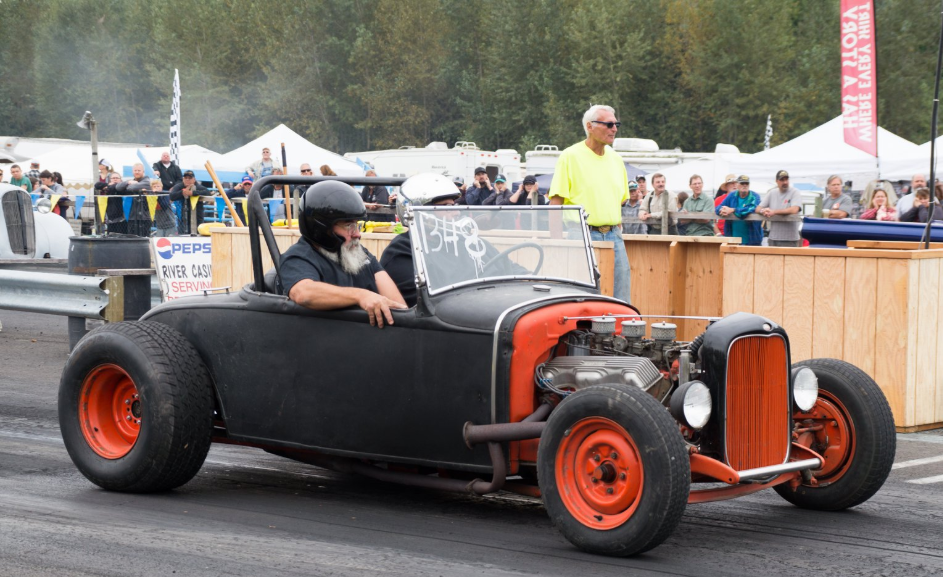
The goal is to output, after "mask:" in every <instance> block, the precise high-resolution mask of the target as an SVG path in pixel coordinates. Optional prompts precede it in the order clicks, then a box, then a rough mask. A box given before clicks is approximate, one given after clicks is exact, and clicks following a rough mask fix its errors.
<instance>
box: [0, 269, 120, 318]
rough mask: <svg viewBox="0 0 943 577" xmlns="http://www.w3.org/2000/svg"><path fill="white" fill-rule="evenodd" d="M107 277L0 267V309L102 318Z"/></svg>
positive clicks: (107, 292)
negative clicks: (25, 270) (0, 268)
mask: <svg viewBox="0 0 943 577" xmlns="http://www.w3.org/2000/svg"><path fill="white" fill-rule="evenodd" d="M107 283H108V277H104V276H79V275H67V274H55V273H45V272H24V271H14V270H0V309H9V310H14V311H24V312H32V313H44V314H51V315H66V316H70V317H84V318H87V319H101V320H104V319H105V309H106V307H107V306H108V295H109V292H110V291H109V288H108V287H106V284H107Z"/></svg>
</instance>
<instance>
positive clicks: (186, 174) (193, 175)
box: [183, 170, 196, 178]
mask: <svg viewBox="0 0 943 577" xmlns="http://www.w3.org/2000/svg"><path fill="white" fill-rule="evenodd" d="M183 175H184V176H191V177H194V178H196V175H195V174H193V171H192V170H188V171H186V172H184V173H183Z"/></svg>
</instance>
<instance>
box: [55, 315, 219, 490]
mask: <svg viewBox="0 0 943 577" xmlns="http://www.w3.org/2000/svg"><path fill="white" fill-rule="evenodd" d="M59 431H60V432H61V433H62V441H63V443H64V444H65V448H66V451H68V453H69V457H71V459H72V462H73V463H75V466H76V467H77V468H78V470H79V471H81V472H82V474H83V475H85V477H86V478H88V479H89V480H90V481H92V482H93V483H95V484H96V485H98V486H99V487H102V488H104V489H108V490H111V491H127V492H134V493H148V492H153V491H166V490H169V489H173V488H175V487H179V486H180V485H182V484H184V483H186V482H187V481H189V480H190V479H192V478H193V476H194V475H196V473H197V471H199V470H200V466H201V465H202V464H203V461H204V459H206V453H207V451H209V447H210V442H211V441H212V434H213V384H212V381H210V377H209V374H208V372H207V370H206V366H205V365H204V364H203V361H202V359H200V356H199V354H197V352H196V351H195V350H194V348H193V346H192V345H191V344H190V343H188V342H187V340H186V339H185V338H184V337H183V335H181V334H180V333H179V332H177V331H176V330H174V329H172V328H171V327H169V326H166V325H163V324H160V323H157V322H152V321H134V322H120V323H108V324H106V325H105V326H103V327H99V328H97V329H95V330H94V331H92V332H90V333H89V334H88V335H86V336H85V337H84V338H82V340H81V341H79V343H78V345H76V347H75V349H73V351H72V354H71V355H69V360H68V362H66V366H65V368H64V369H63V370H62V378H61V379H60V381H59Z"/></svg>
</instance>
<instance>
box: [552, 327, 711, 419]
mask: <svg viewBox="0 0 943 577" xmlns="http://www.w3.org/2000/svg"><path fill="white" fill-rule="evenodd" d="M646 328H647V323H646V322H645V321H643V320H628V321H623V322H622V331H621V333H622V334H616V330H615V329H616V319H615V318H614V317H600V318H596V319H593V320H592V322H591V326H590V328H589V329H582V330H576V331H573V332H571V333H569V334H568V335H567V336H566V337H565V343H566V346H567V354H566V356H558V357H554V358H552V359H551V360H549V361H547V362H546V363H544V364H543V365H541V366H539V367H538V368H537V374H536V382H537V384H538V386H540V387H541V388H542V389H545V390H547V391H550V392H553V393H556V394H560V395H566V394H568V393H569V392H572V391H574V390H578V389H581V388H585V387H588V386H591V385H595V384H602V383H624V384H626V385H631V386H634V387H638V388H640V389H642V390H644V391H647V392H648V393H649V394H650V395H652V396H653V397H655V398H656V399H658V400H660V401H662V402H664V401H665V400H666V399H667V397H668V395H669V393H670V392H671V389H672V387H673V385H674V384H675V383H676V382H677V374H678V372H679V371H680V372H681V373H683V374H684V375H685V377H688V375H690V373H692V372H694V367H693V363H691V362H690V360H689V357H688V355H687V354H685V353H686V352H687V351H686V350H685V347H687V346H688V343H679V342H678V341H676V340H675V338H676V335H677V327H676V325H674V324H671V323H653V324H652V325H651V334H652V338H649V339H646V338H645V332H646ZM675 361H679V362H681V363H684V364H685V366H684V367H679V366H675V367H674V369H675V370H674V373H672V365H673V364H674V363H675ZM685 380H686V379H685Z"/></svg>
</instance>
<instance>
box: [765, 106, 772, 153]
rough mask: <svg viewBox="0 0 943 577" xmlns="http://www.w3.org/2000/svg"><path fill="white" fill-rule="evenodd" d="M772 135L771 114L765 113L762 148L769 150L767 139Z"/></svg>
mask: <svg viewBox="0 0 943 577" xmlns="http://www.w3.org/2000/svg"><path fill="white" fill-rule="evenodd" d="M772 137H773V115H772V114H767V115H766V136H765V138H763V150H769V139H770V138H772Z"/></svg>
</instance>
